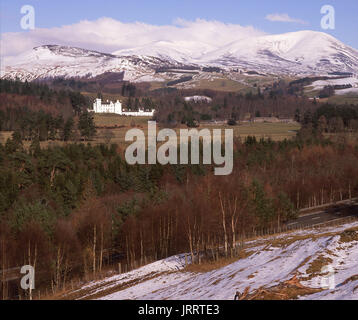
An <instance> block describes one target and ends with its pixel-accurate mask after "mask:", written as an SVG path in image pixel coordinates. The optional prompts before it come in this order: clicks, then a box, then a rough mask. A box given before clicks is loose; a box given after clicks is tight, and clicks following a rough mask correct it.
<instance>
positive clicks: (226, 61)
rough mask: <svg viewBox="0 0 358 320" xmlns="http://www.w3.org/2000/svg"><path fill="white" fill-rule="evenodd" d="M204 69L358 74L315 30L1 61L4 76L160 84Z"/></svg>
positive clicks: (46, 51)
mask: <svg viewBox="0 0 358 320" xmlns="http://www.w3.org/2000/svg"><path fill="white" fill-rule="evenodd" d="M233 37H234V35H233ZM204 66H206V67H207V66H215V67H219V68H221V69H224V70H227V72H229V73H230V70H232V69H233V68H240V69H243V70H250V71H257V72H260V73H268V74H275V75H286V74H290V75H318V74H319V75H323V74H327V73H329V72H353V73H358V51H357V50H356V49H353V48H351V47H349V46H347V45H345V44H343V43H342V42H340V41H339V40H337V39H335V38H334V37H332V36H330V35H328V34H326V33H322V32H314V31H299V32H292V33H286V34H280V35H265V36H258V37H252V38H249V39H243V40H238V41H233V42H231V43H228V44H226V45H224V46H220V47H219V46H218V47H213V46H212V45H209V44H206V43H201V42H195V43H193V42H190V41H172V42H169V41H156V42H154V43H148V44H147V45H145V46H141V47H136V48H130V49H123V50H119V51H115V52H114V53H112V54H107V53H100V52H96V51H90V50H85V49H79V48H74V47H63V46H56V45H45V46H41V47H36V48H34V49H33V50H31V51H30V52H25V53H23V54H21V55H20V56H17V57H12V58H8V59H5V61H4V63H3V69H2V77H6V78H16V77H17V78H20V79H21V80H25V79H26V80H34V79H39V78H50V77H66V78H68V77H86V78H91V77H95V76H98V75H101V74H103V73H106V72H116V73H123V74H124V80H130V81H137V82H138V81H154V80H155V81H163V80H165V79H173V78H179V77H180V76H181V75H180V74H177V73H175V72H174V73H170V72H169V73H166V72H163V70H166V69H196V70H199V71H200V70H202V68H203V67H204ZM188 67H189V68H188ZM158 70H161V72H158Z"/></svg>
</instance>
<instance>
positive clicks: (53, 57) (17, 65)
mask: <svg viewBox="0 0 358 320" xmlns="http://www.w3.org/2000/svg"><path fill="white" fill-rule="evenodd" d="M158 66H162V67H164V66H165V67H173V66H181V64H179V63H176V62H175V61H173V60H170V61H169V60H168V61H163V60H162V59H160V58H156V57H138V56H126V57H125V56H116V55H112V54H106V53H100V52H96V51H90V50H85V49H80V48H74V47H63V46H56V45H46V46H41V47H36V48H34V49H33V50H31V51H29V52H25V53H24V54H22V55H20V56H18V57H16V58H11V59H7V60H5V71H4V73H5V74H4V77H5V78H11V79H15V78H19V79H21V80H28V81H32V80H36V79H43V78H55V77H65V78H70V77H81V78H92V77H95V76H98V75H101V74H104V73H106V72H113V73H124V80H131V81H151V80H153V79H155V80H157V81H158V80H163V79H162V78H161V76H160V75H156V74H155V69H156V68H157V67H158Z"/></svg>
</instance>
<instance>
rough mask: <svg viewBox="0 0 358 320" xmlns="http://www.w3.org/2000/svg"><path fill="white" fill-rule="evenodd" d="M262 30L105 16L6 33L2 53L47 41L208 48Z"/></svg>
mask: <svg viewBox="0 0 358 320" xmlns="http://www.w3.org/2000/svg"><path fill="white" fill-rule="evenodd" d="M263 34H264V33H263V32H262V31H260V30H257V29H255V28H254V27H252V26H245V27H243V26H241V25H238V24H227V23H223V22H219V21H207V20H202V19H197V20H195V21H187V20H183V19H177V20H176V21H174V22H173V24H170V25H162V26H158V25H151V24H146V23H141V22H134V23H123V22H121V21H118V20H115V19H112V18H106V17H104V18H100V19H97V20H95V21H88V20H84V21H80V22H78V23H75V24H72V25H67V26H62V27H58V28H49V29H44V28H36V29H35V30H32V31H28V32H16V33H4V34H2V50H3V52H2V54H3V56H7V57H9V56H14V55H17V54H20V53H22V52H24V51H26V50H30V49H32V48H33V47H36V46H40V45H45V44H58V45H69V46H76V47H81V48H85V49H91V50H97V51H101V52H107V53H111V52H115V51H118V50H125V49H129V48H133V47H140V46H150V45H151V44H153V43H156V42H159V41H167V42H170V43H175V46H180V43H184V42H185V43H189V42H190V43H192V44H201V45H202V47H205V48H208V49H209V48H218V47H219V46H221V45H225V44H228V43H230V42H233V41H236V40H241V39H244V38H249V37H253V36H260V35H263Z"/></svg>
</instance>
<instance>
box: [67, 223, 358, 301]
mask: <svg viewBox="0 0 358 320" xmlns="http://www.w3.org/2000/svg"><path fill="white" fill-rule="evenodd" d="M245 251H246V257H245V258H242V259H239V260H237V261H236V262H234V263H231V264H229V265H227V266H224V267H221V268H219V269H216V270H213V271H209V272H203V273H194V272H188V271H185V270H184V268H185V260H184V256H183V255H179V256H175V257H171V258H168V259H164V260H161V261H158V262H155V263H153V264H150V265H147V266H145V267H142V268H140V269H137V270H134V271H131V272H129V273H126V274H120V275H115V276H112V277H109V278H107V279H105V280H102V281H95V282H91V283H90V284H88V285H86V286H84V287H82V288H81V289H79V290H76V291H75V292H72V293H70V295H69V297H70V296H72V297H74V298H77V299H83V298H86V299H103V300H122V299H148V300H152V299H179V300H182V299H183V300H185V299H198V300H200V299H208V300H217V299H219V300H227V299H228V300H232V299H233V298H234V295H235V292H236V291H239V292H241V293H242V292H244V291H245V289H247V290H248V293H249V294H255V292H258V291H259V289H260V290H265V291H266V292H271V291H272V292H275V290H277V288H280V290H281V291H276V292H282V290H283V289H284V287H285V283H287V281H288V280H290V279H292V278H293V277H294V276H296V277H297V279H298V281H299V282H300V284H301V285H302V287H303V288H305V289H304V290H303V289H302V291H301V293H300V294H297V296H294V297H293V298H295V299H358V262H357V261H358V222H353V223H351V224H346V225H343V226H340V227H330V228H324V229H320V230H319V231H317V230H310V231H308V230H307V231H296V232H292V233H289V234H283V235H280V236H276V237H268V238H265V239H261V240H255V241H250V242H248V243H246V249H245ZM325 268H326V269H327V270H325ZM326 272H327V273H326ZM329 272H331V273H329ZM302 292H304V293H302ZM280 294H281V293H277V295H278V296H275V297H276V298H277V297H280Z"/></svg>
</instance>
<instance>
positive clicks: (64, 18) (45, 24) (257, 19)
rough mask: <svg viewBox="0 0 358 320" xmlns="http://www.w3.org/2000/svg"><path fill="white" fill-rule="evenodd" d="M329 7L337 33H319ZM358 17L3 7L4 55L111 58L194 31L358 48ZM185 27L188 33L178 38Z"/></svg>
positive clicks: (293, 9)
mask: <svg viewBox="0 0 358 320" xmlns="http://www.w3.org/2000/svg"><path fill="white" fill-rule="evenodd" d="M327 4H328V5H332V6H333V7H334V9H335V20H336V21H335V24H336V25H335V30H323V29H322V28H321V18H322V16H323V15H322V14H321V12H320V11H321V7H322V6H323V5H327ZM24 5H32V6H33V7H34V9H35V30H33V31H29V30H26V31H24V30H22V29H21V26H20V20H21V18H22V17H23V14H21V12H20V10H21V7H22V6H24ZM357 14H358V1H357V0H324V1H321V0H300V1H293V0H270V1H268V0H245V1H244V0H220V1H217V0H215V1H213V0H190V1H189V0H135V1H133V0H125V1H123V0H101V1H98V0H97V1H95V0H62V1H58V0H0V26H1V40H2V43H1V44H2V48H1V51H2V53H3V54H4V55H10V56H11V55H17V54H19V53H21V52H22V51H24V50H27V49H29V48H30V47H31V46H36V45H42V44H68V45H77V46H80V47H85V48H88V49H95V50H100V49H101V48H102V49H103V50H102V51H104V52H112V51H116V50H119V49H123V48H126V43H128V47H129V46H132V45H134V44H135V43H134V39H139V40H138V44H139V45H145V43H146V42H145V38H146V37H147V39H148V41H149V39H150V40H152V37H153V39H154V40H158V39H159V38H160V33H161V32H162V33H163V34H165V35H166V37H167V38H168V37H169V36H170V34H173V37H174V36H175V35H176V34H178V37H179V38H180V37H182V40H185V36H186V35H187V36H189V35H190V36H192V35H191V33H193V32H196V33H198V35H196V37H197V39H198V40H201V39H200V36H202V37H203V39H205V41H209V40H208V38H209V37H211V38H212V41H220V38H221V37H223V38H227V37H228V36H230V37H232V38H233V40H236V38H242V37H244V36H254V35H260V34H279V33H285V32H292V31H299V30H315V31H322V32H327V33H329V34H331V35H332V36H334V37H336V38H337V39H339V40H340V41H342V42H344V43H345V44H348V45H350V46H352V47H354V48H356V49H358V35H357V31H358V18H357ZM111 25H113V26H114V27H113V28H112V27H111ZM181 28H184V29H185V30H186V32H181V33H180V35H179V32H178V29H181ZM214 29H215V30H217V32H216V33H209V32H208V30H214ZM220 32H222V36H221V34H220ZM117 37H118V38H120V39H121V40H120V41H119V40H118V39H117ZM213 37H215V39H214V38H213ZM164 38H165V37H164ZM140 39H141V40H140ZM57 42H61V43H57Z"/></svg>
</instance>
